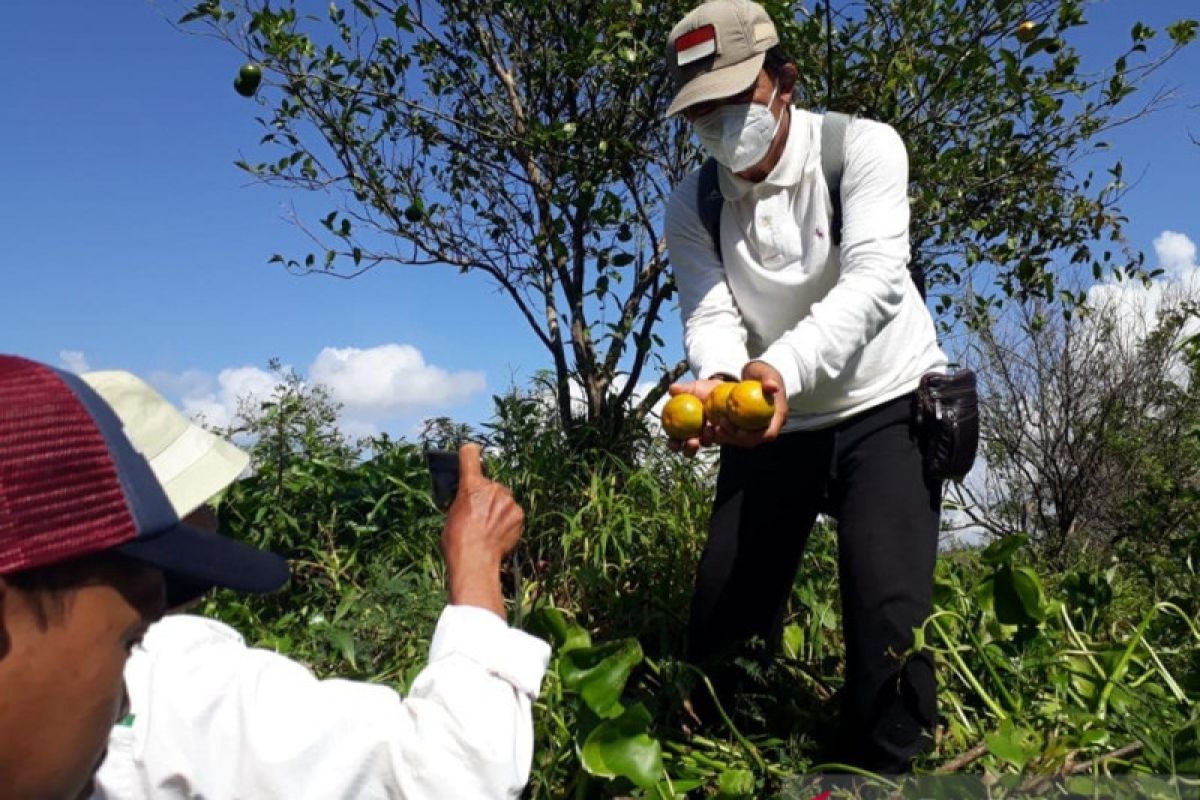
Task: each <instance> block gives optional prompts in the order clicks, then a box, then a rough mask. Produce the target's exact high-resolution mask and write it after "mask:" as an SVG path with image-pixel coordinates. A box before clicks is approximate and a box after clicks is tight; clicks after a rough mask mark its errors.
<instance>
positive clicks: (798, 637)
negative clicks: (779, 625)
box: [783, 623, 804, 659]
mask: <svg viewBox="0 0 1200 800" xmlns="http://www.w3.org/2000/svg"><path fill="white" fill-rule="evenodd" d="M803 647H804V629H803V628H801V627H800V626H799V625H797V624H795V623H792V624H791V625H788V626H787V627H785V628H784V629H783V654H784V655H785V656H787V657H788V658H791V659H797V658H799V657H800V651H801V649H803Z"/></svg>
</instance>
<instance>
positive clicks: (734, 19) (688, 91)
mask: <svg viewBox="0 0 1200 800" xmlns="http://www.w3.org/2000/svg"><path fill="white" fill-rule="evenodd" d="M777 44H779V35H778V34H777V33H776V32H775V24H774V23H773V22H771V18H770V17H769V16H768V15H767V12H766V11H765V10H764V9H763V7H762V6H760V5H758V4H757V3H751V2H748V0H711V2H708V3H705V4H703V5H701V6H697V7H696V8H694V9H692V10H691V11H690V12H689V13H688V15H687V16H686V17H684V18H683V19H682V20H680V22H679V24H678V25H676V26H675V27H674V28H673V29H672V30H671V35H670V36H668V37H667V68H668V70H669V71H670V73H671V78H672V79H673V80H674V81H675V91H676V94H675V99H673V100H672V101H671V105H670V106H668V107H667V116H672V115H673V114H678V113H679V112H680V111H683V110H684V109H685V108H687V107H688V106H693V105H695V104H696V103H704V102H707V101H709V100H719V99H721V98H722V97H730V96H732V95H735V94H738V93H740V92H743V91H745V90H746V89H748V88H750V85H751V84H752V83H754V80H755V78H757V77H758V72H759V70H761V69H762V65H763V60H764V59H765V58H766V52H767V50H768V49H770V48H771V47H774V46H775V45H777Z"/></svg>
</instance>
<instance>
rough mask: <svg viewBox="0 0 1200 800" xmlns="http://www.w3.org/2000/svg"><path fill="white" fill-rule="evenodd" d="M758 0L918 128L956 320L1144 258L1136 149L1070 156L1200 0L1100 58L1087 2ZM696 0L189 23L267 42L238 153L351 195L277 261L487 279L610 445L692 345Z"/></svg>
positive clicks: (1123, 117)
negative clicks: (689, 62) (1088, 25)
mask: <svg viewBox="0 0 1200 800" xmlns="http://www.w3.org/2000/svg"><path fill="white" fill-rule="evenodd" d="M765 4H766V5H767V6H768V9H769V11H770V12H771V14H772V16H773V18H774V19H776V20H777V21H778V22H779V28H780V35H781V38H782V39H783V44H784V47H785V48H787V49H788V50H790V51H791V53H792V54H793V55H794V57H795V60H796V62H797V64H798V65H800V67H801V69H800V74H801V83H800V85H799V89H798V95H799V99H800V101H801V102H802V103H805V104H808V105H811V106H813V107H818V108H822V107H829V108H837V109H840V110H844V111H852V112H856V113H861V114H864V115H867V116H871V117H874V118H877V119H881V120H884V121H887V122H890V123H892V124H893V125H895V126H896V127H897V129H898V130H899V131H900V133H901V134H902V135H903V136H904V137H905V139H906V141H907V143H908V149H909V152H910V155H911V160H912V181H913V210H914V218H913V220H914V222H913V252H914V254H915V257H916V258H917V259H918V260H919V261H920V262H921V263H922V265H923V266H924V267H925V271H926V272H927V273H928V276H929V279H930V281H931V283H932V284H933V289H934V290H935V297H936V308H937V310H938V311H939V313H942V314H943V315H946V318H948V319H950V320H953V319H954V315H955V312H956V311H957V310H959V306H956V300H957V298H958V297H959V296H960V292H959V289H960V287H961V285H962V284H964V283H975V284H980V285H977V286H975V293H974V295H973V296H974V297H976V298H979V299H980V301H981V302H984V303H998V302H1001V301H1003V300H1004V299H1006V298H1008V297H1011V296H1028V295H1030V294H1034V295H1043V296H1049V297H1056V296H1057V295H1058V294H1059V289H1058V287H1057V286H1056V284H1055V274H1056V270H1057V267H1056V263H1069V262H1073V263H1085V264H1091V265H1092V266H1093V268H1094V270H1095V271H1096V273H1097V274H1101V273H1103V272H1104V271H1107V270H1110V269H1120V270H1123V271H1133V272H1136V271H1138V270H1139V269H1140V267H1141V259H1140V256H1138V255H1137V254H1124V255H1121V248H1120V247H1119V246H1117V247H1114V246H1113V245H1112V244H1111V242H1116V243H1117V244H1118V245H1119V244H1120V230H1121V228H1120V223H1121V217H1120V213H1119V209H1118V207H1117V201H1118V199H1119V197H1120V194H1121V187H1122V185H1121V182H1120V175H1121V172H1120V166H1119V164H1115V165H1114V166H1113V167H1112V174H1111V176H1109V178H1107V179H1105V180H1103V181H1101V180H1097V179H1096V178H1095V177H1094V176H1091V175H1090V174H1078V173H1077V161H1078V159H1080V158H1081V157H1083V156H1085V155H1086V154H1088V153H1089V152H1090V151H1091V150H1093V149H1095V148H1097V147H1099V146H1100V145H1101V144H1102V142H1101V140H1100V137H1101V136H1102V134H1103V132H1104V131H1105V130H1106V129H1107V128H1109V127H1111V126H1113V125H1116V124H1119V123H1121V122H1124V121H1127V120H1129V119H1131V118H1134V117H1137V116H1138V115H1140V114H1142V113H1144V112H1145V111H1147V110H1149V109H1150V108H1152V107H1153V106H1154V105H1155V104H1156V103H1157V102H1159V101H1161V100H1162V99H1163V97H1162V95H1161V94H1158V93H1154V94H1150V95H1148V96H1146V97H1145V98H1144V99H1143V100H1142V101H1141V102H1140V103H1138V102H1136V101H1137V98H1138V97H1139V96H1142V95H1143V94H1144V93H1142V94H1139V93H1138V91H1137V90H1138V88H1139V86H1141V85H1142V84H1143V83H1144V82H1145V81H1146V80H1147V79H1148V78H1149V76H1151V75H1152V74H1153V71H1154V69H1155V68H1156V67H1157V66H1158V65H1159V64H1161V63H1162V62H1163V60H1165V59H1167V58H1169V57H1171V56H1172V55H1173V54H1174V53H1175V52H1176V51H1177V50H1178V48H1180V47H1182V46H1184V45H1185V44H1186V43H1188V42H1189V41H1191V39H1192V38H1193V37H1194V34H1195V27H1196V26H1195V23H1194V22H1180V23H1178V24H1176V25H1173V26H1171V27H1170V28H1169V29H1168V31H1167V33H1168V36H1166V37H1161V38H1165V39H1167V40H1168V41H1165V42H1161V46H1160V47H1159V49H1158V50H1157V51H1156V52H1155V53H1151V52H1150V45H1151V44H1152V43H1153V40H1154V38H1155V36H1156V32H1155V31H1154V30H1152V29H1150V28H1148V27H1146V26H1144V25H1141V24H1138V25H1135V26H1133V28H1132V30H1131V33H1130V40H1129V41H1128V42H1127V43H1125V44H1124V45H1123V46H1117V47H1116V48H1115V49H1116V52H1114V53H1113V54H1111V55H1112V57H1113V59H1114V60H1113V61H1112V63H1111V65H1110V66H1109V67H1108V68H1107V69H1104V70H1101V71H1100V72H1099V73H1095V74H1084V73H1083V72H1082V71H1081V69H1080V58H1079V54H1078V53H1077V52H1076V50H1075V49H1074V48H1073V47H1072V45H1071V43H1070V39H1071V33H1072V31H1073V30H1074V29H1076V28H1078V27H1079V26H1081V25H1083V24H1084V23H1085V16H1084V11H1085V3H1084V2H1082V0H1025V1H1024V2H1016V1H1014V0H952V1H951V2H946V0H863V2H856V3H849V2H842V3H834V4H832V5H828V6H827V5H812V6H810V5H807V4H804V3H788V2H779V1H778V0H767V2H766V3H765ZM690 5H692V3H690V2H682V1H681V0H634V1H633V2H616V1H615V0H600V1H599V2H597V1H596V0H529V1H528V2H521V3H511V2H496V1H495V0H474V1H473V2H463V1H462V0H439V2H428V3H424V2H421V3H410V2H396V1H395V0H353V2H347V3H339V2H337V0H335V1H334V2H333V3H330V4H329V5H328V6H326V7H322V8H321V9H320V11H319V13H317V12H314V13H307V12H306V9H307V8H308V7H307V6H304V5H303V4H300V3H297V2H295V0H292V2H276V3H271V2H267V0H227V1H226V0H202V2H198V3H195V4H194V5H190V6H188V7H187V8H186V11H185V13H183V14H182V16H181V18H180V23H181V24H182V25H183V26H184V27H185V28H188V29H194V28H198V29H200V30H204V31H205V32H207V33H210V34H212V35H215V36H217V37H218V38H220V39H222V40H224V41H225V42H227V43H228V44H230V45H232V46H233V47H235V48H237V49H238V50H239V51H240V53H241V56H242V58H244V59H245V61H246V62H247V63H248V64H254V65H257V66H258V69H257V70H249V71H248V74H249V75H250V78H249V79H248V78H246V77H245V76H244V75H243V74H242V73H239V75H238V79H237V88H238V91H239V92H241V93H243V94H244V93H246V91H247V90H248V89H250V88H252V87H253V88H254V89H256V90H257V98H258V100H257V102H258V103H259V104H260V106H261V108H262V109H263V114H262V116H261V117H260V122H261V124H262V126H263V136H262V139H261V142H260V144H261V145H262V148H263V151H264V152H266V153H270V155H269V156H265V157H264V158H263V159H262V160H257V159H255V160H250V161H241V162H239V166H240V167H241V168H242V169H244V170H246V171H247V172H249V173H250V174H251V175H253V176H254V177H255V178H257V179H259V180H261V181H263V182H265V183H267V184H270V185H275V186H280V187H285V188H289V189H301V190H311V191H313V192H316V193H320V194H321V196H323V197H328V198H329V199H330V203H329V206H328V210H327V212H326V213H324V214H318V215H317V216H315V217H314V218H311V219H301V220H298V223H299V224H300V225H301V226H303V227H304V229H305V230H306V231H307V232H308V233H309V234H310V235H311V237H312V239H313V241H314V242H316V247H315V248H314V249H313V251H312V252H309V253H307V254H295V255H293V256H285V255H281V254H277V255H275V256H274V257H273V258H272V259H271V260H272V261H275V262H278V263H281V264H283V265H285V266H286V267H287V268H289V269H292V270H296V271H301V272H325V273H330V274H338V275H343V276H352V275H356V274H359V273H361V272H363V271H364V270H367V269H370V268H372V267H375V266H377V265H380V264H385V263H390V264H407V265H441V266H444V267H445V268H450V269H457V270H459V271H461V272H463V273H470V274H474V275H476V276H480V277H485V278H486V279H487V280H490V281H491V282H493V283H494V284H495V285H496V286H497V287H499V289H500V290H501V292H502V294H503V295H504V296H505V297H506V298H507V299H508V301H509V302H511V303H512V304H513V305H514V306H515V307H516V309H517V310H518V311H519V312H520V314H521V316H522V318H523V319H524V320H525V322H526V323H527V325H528V327H529V329H530V330H531V331H532V332H533V334H534V336H536V338H537V341H538V342H540V343H541V345H542V346H543V347H544V348H545V350H546V353H547V356H548V358H549V361H550V363H551V365H552V367H553V372H552V374H553V378H554V383H553V385H554V392H555V396H556V399H557V405H558V414H559V417H560V419H561V422H562V424H563V426H564V427H565V428H566V429H567V430H569V431H571V430H574V431H579V430H585V431H591V432H595V433H597V434H598V436H599V439H598V440H597V441H599V442H602V443H612V442H614V441H619V439H620V437H621V436H623V435H624V434H626V433H627V432H628V430H629V426H628V424H627V423H628V422H629V421H630V419H631V418H632V419H634V420H637V419H640V418H641V417H643V416H644V415H645V414H646V413H647V411H648V410H649V409H650V408H651V406H652V405H653V403H654V402H655V401H656V400H657V399H658V398H659V397H660V396H661V395H662V393H663V392H664V391H665V389H666V387H667V385H668V384H669V383H670V382H671V381H672V380H674V379H676V378H677V377H678V376H680V375H681V374H682V373H683V372H684V370H685V369H686V364H684V363H683V362H673V360H670V361H669V360H668V359H666V358H665V357H664V356H663V353H662V348H661V345H662V344H663V343H662V341H661V339H660V338H659V335H658V333H657V330H658V328H659V325H660V322H661V320H662V319H663V316H664V314H665V313H667V312H669V311H671V302H670V301H671V298H672V295H673V291H674V287H673V284H672V280H671V275H670V271H669V264H668V261H667V256H666V250H665V244H664V241H663V239H662V237H661V235H660V230H661V211H662V207H663V203H664V201H665V199H666V198H667V196H668V195H669V193H670V191H671V188H672V187H673V186H674V185H675V184H676V183H677V182H678V181H679V180H680V179H681V178H682V177H683V176H684V175H685V174H686V173H687V172H688V171H689V170H690V169H692V168H693V167H694V166H695V165H696V163H698V157H699V154H698V152H697V150H696V147H695V145H694V143H692V141H691V140H690V139H689V132H688V131H687V129H686V127H685V126H684V125H683V124H681V123H678V122H672V123H669V124H668V123H664V121H663V119H662V111H663V109H664V108H665V106H666V103H667V101H668V99H669V96H670V93H671V92H670V87H669V86H668V81H667V77H666V75H665V69H664V67H663V42H664V41H665V38H666V34H667V32H668V29H669V27H670V26H671V24H672V23H673V22H674V21H675V20H676V19H678V18H680V17H681V16H682V15H683V13H684V12H685V11H686V10H687V8H688V7H690ZM312 8H316V7H315V6H313V7H312ZM243 72H247V71H246V70H243ZM260 76H261V78H260ZM259 80H261V85H262V88H261V89H259V88H258V82H259ZM1110 240H1111V241H1110ZM1102 241H1103V242H1104V245H1103V246H1102V247H1100V248H1098V249H1097V247H1096V245H1097V244H1098V243H1100V242H1102ZM1114 250H1115V251H1116V252H1117V253H1118V254H1119V255H1118V256H1117V257H1114V256H1113V252H1114ZM1093 251H1095V252H1093ZM672 362H673V363H672ZM648 380H649V382H650V383H652V384H653V386H654V388H653V389H652V390H651V391H650V392H648V393H646V394H644V395H643V396H641V399H640V400H638V399H637V396H636V395H635V393H634V392H635V388H636V387H637V386H638V385H639V384H644V383H646V382H647V381H648ZM573 386H578V387H579V388H580V389H581V390H582V403H580V404H579V408H573V404H572V402H571V397H572V387H573Z"/></svg>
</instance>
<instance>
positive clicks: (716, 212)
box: [696, 158, 725, 260]
mask: <svg viewBox="0 0 1200 800" xmlns="http://www.w3.org/2000/svg"><path fill="white" fill-rule="evenodd" d="M724 205H725V197H724V195H722V194H721V186H720V184H719V183H718V182H717V161H716V159H714V158H708V159H705V161H704V163H703V164H702V165H701V166H700V181H699V182H698V183H697V184H696V211H697V213H699V215H700V222H701V223H702V224H703V225H704V228H705V230H707V231H708V235H709V236H711V237H712V241H713V249H714V250H716V251H717V259H718V260H720V258H721V208H722V207H723V206H724Z"/></svg>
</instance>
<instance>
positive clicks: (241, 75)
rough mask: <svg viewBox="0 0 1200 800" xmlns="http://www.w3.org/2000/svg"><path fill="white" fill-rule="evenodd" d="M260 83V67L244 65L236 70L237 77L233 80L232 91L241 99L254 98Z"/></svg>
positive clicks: (252, 64)
mask: <svg viewBox="0 0 1200 800" xmlns="http://www.w3.org/2000/svg"><path fill="white" fill-rule="evenodd" d="M260 83H262V67H260V66H258V64H254V63H250V64H245V65H243V66H242V68H241V69H239V70H238V74H237V77H236V78H234V79H233V89H234V91H235V92H237V93H238V94H240V95H241V96H242V97H254V93H255V92H257V91H258V86H259V84H260Z"/></svg>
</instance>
